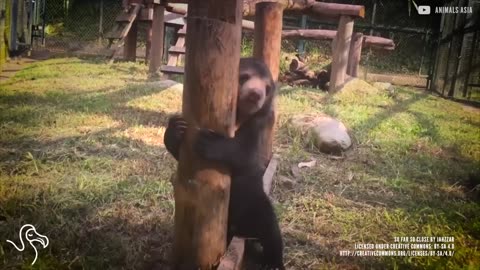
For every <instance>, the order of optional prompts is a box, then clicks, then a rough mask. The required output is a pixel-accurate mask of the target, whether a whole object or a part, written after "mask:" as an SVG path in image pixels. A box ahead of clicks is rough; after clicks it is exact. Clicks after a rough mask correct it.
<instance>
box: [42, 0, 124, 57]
mask: <svg viewBox="0 0 480 270" xmlns="http://www.w3.org/2000/svg"><path fill="white" fill-rule="evenodd" d="M120 11H121V2H120V1H117V0H99V1H68V0H48V1H47V2H46V16H45V20H46V23H47V24H46V27H45V35H46V40H45V47H46V48H47V49H48V50H51V51H56V52H67V53H68V52H82V53H87V54H88V53H91V54H96V53H99V51H100V50H101V49H103V48H105V47H106V45H107V44H108V43H107V42H108V41H107V40H106V39H105V33H106V32H107V31H108V30H109V29H111V28H112V27H113V25H114V24H115V18H116V16H117V15H118V14H119V12H120ZM38 45H39V44H38V43H37V44H35V43H34V46H38ZM34 48H35V47H34Z"/></svg>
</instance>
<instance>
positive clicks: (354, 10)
mask: <svg viewBox="0 0 480 270" xmlns="http://www.w3.org/2000/svg"><path fill="white" fill-rule="evenodd" d="M310 12H311V13H313V14H315V15H319V16H350V17H352V18H364V17H365V7H364V6H360V5H346V4H337V3H325V2H315V3H313V4H312V6H311V8H310Z"/></svg>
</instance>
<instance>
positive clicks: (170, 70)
mask: <svg viewBox="0 0 480 270" xmlns="http://www.w3.org/2000/svg"><path fill="white" fill-rule="evenodd" d="M160 71H161V72H163V73H166V74H184V73H185V69H184V67H177V66H167V65H163V66H162V67H161V68H160Z"/></svg>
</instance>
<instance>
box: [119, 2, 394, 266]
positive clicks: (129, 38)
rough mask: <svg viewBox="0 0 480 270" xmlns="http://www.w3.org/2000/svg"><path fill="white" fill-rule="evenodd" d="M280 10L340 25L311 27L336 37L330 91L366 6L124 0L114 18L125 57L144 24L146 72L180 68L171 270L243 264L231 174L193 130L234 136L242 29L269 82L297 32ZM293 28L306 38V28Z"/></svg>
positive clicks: (271, 166)
mask: <svg viewBox="0 0 480 270" xmlns="http://www.w3.org/2000/svg"><path fill="white" fill-rule="evenodd" d="M178 3H182V4H188V16H186V22H187V23H186V25H181V26H178V37H179V39H178V40H177V44H176V45H175V46H173V47H171V48H170V49H169V59H168V65H167V66H162V65H161V60H162V54H163V42H164V41H163V34H164V26H165V25H166V24H167V16H184V15H185V14H186V13H187V9H186V8H179V7H178V6H175V5H171V4H178ZM166 11H168V12H170V13H165V12H166ZM284 12H289V13H293V14H307V15H309V16H314V17H322V18H327V19H329V20H333V21H337V22H338V29H337V31H333V32H322V33H323V34H320V33H321V32H316V33H314V36H315V35H316V37H318V36H322V35H326V36H328V38H329V39H333V40H334V46H333V61H332V72H331V77H330V91H331V92H334V91H337V90H339V89H340V88H341V87H342V85H343V84H344V83H345V81H346V78H347V71H348V72H349V73H350V74H356V71H355V70H354V69H355V68H354V67H355V64H350V67H351V68H350V69H349V68H348V67H349V61H350V62H354V63H357V64H358V60H359V57H360V54H359V51H360V50H361V47H362V45H363V44H366V43H367V40H368V38H363V37H361V36H359V35H357V34H355V35H354V33H353V24H354V20H355V19H357V18H363V17H364V13H365V11H364V7H363V6H359V5H343V4H334V3H322V2H316V1H314V0H277V1H258V0H245V1H242V0H205V1H194V0H192V1H187V0H124V12H123V13H122V14H121V15H120V16H119V19H117V21H119V22H121V24H120V23H119V24H118V29H117V30H116V32H118V35H116V36H115V37H116V39H117V40H119V41H120V42H118V43H117V46H116V49H115V51H118V50H119V49H120V47H121V44H122V42H124V43H125V46H124V57H125V59H128V60H133V59H134V58H135V53H134V48H135V43H136V28H135V24H136V23H138V22H146V23H149V28H148V29H149V30H148V31H149V33H151V42H147V43H148V48H147V51H149V54H148V59H149V65H150V66H149V70H150V72H158V71H162V72H163V73H183V71H184V73H185V77H184V91H183V103H182V104H183V105H182V106H183V107H182V115H183V117H184V118H185V120H186V121H187V122H188V123H189V124H190V125H189V128H188V129H187V132H186V141H185V143H184V144H183V145H182V147H181V149H180V152H181V154H180V160H179V164H178V173H177V177H176V179H175V180H174V181H173V186H174V196H175V230H174V243H173V256H172V263H173V269H198V268H200V269H212V268H213V267H216V266H218V268H217V269H223V270H225V269H241V265H242V263H243V259H244V258H243V257H244V256H243V251H244V249H245V248H244V245H245V240H244V239H241V238H236V237H234V239H233V240H232V242H231V243H230V245H229V246H228V249H227V247H226V222H227V216H228V199H229V192H230V176H229V173H228V171H227V170H226V168H224V167H222V166H220V165H219V164H214V163H212V162H208V161H206V160H201V159H199V157H197V156H196V155H194V154H193V152H192V147H191V144H192V141H193V138H194V136H195V132H196V129H195V127H203V128H209V129H212V130H215V131H217V132H220V133H223V134H225V135H227V136H233V135H234V128H235V108H236V99H237V88H238V62H239V59H240V42H241V31H242V27H243V28H244V29H249V30H253V31H254V48H253V57H255V58H257V59H261V60H263V61H264V62H265V63H266V65H267V66H268V67H269V69H270V71H271V73H272V75H273V78H274V80H278V76H279V65H280V49H281V48H280V46H281V39H282V36H283V37H287V36H295V34H294V33H293V34H292V33H291V32H285V31H283V32H282V21H283V14H284ZM170 14H175V15H170ZM244 16H245V17H250V18H252V17H253V18H254V21H253V22H252V21H247V20H243V17H244ZM122 18H123V19H122ZM177 18H178V17H177ZM114 32H115V31H114ZM298 33H299V34H298V35H304V36H305V35H306V34H308V33H309V32H298ZM322 38H323V37H322ZM352 40H353V41H352ZM374 43H378V42H376V41H375V42H374ZM390 45H392V44H390V43H389V45H388V46H386V47H389V46H390ZM351 48H354V49H351ZM115 53H116V52H114V53H113V55H112V59H113V57H114V56H115ZM182 54H185V58H186V61H185V67H184V69H183V68H180V67H177V63H178V60H179V56H180V55H182ZM206 65H207V68H206ZM273 130H274V124H272V126H271V127H270V128H269V130H268V131H267V132H265V134H263V136H262V138H263V143H262V145H263V146H262V147H263V149H261V153H260V155H261V156H262V157H264V160H262V166H264V168H265V173H264V179H263V180H264V190H265V192H267V193H268V192H269V191H270V187H271V182H272V179H273V175H274V172H275V169H276V164H277V161H276V159H275V158H273V157H272V140H273Z"/></svg>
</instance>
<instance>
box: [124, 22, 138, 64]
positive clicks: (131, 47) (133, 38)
mask: <svg viewBox="0 0 480 270" xmlns="http://www.w3.org/2000/svg"><path fill="white" fill-rule="evenodd" d="M137 33H138V23H137V22H133V24H132V27H131V28H130V31H128V34H127V37H126V38H125V45H124V46H123V59H124V60H125V61H132V62H135V60H136V59H137Z"/></svg>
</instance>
